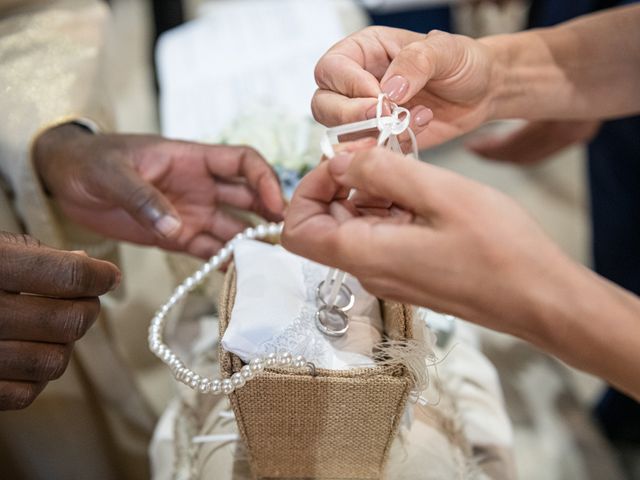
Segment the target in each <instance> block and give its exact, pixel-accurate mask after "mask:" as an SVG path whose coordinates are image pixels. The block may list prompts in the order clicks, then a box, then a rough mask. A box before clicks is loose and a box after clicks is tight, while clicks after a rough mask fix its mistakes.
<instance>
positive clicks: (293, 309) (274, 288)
mask: <svg viewBox="0 0 640 480" xmlns="http://www.w3.org/2000/svg"><path fill="white" fill-rule="evenodd" d="M234 256H235V266H236V270H237V289H236V292H237V293H236V298H235V303H234V307H233V311H232V313H231V319H230V321H229V325H228V327H227V330H226V331H225V333H224V336H223V337H222V347H223V348H224V349H225V350H227V351H229V352H232V353H234V354H235V355H237V356H238V357H240V358H241V359H242V360H243V361H245V362H248V361H250V360H251V359H252V358H254V357H256V356H262V355H267V354H269V353H271V352H281V351H289V352H291V354H292V355H294V356H295V355H304V357H305V358H306V359H307V360H309V361H312V362H314V363H315V364H316V366H317V367H318V368H328V369H333V370H344V369H348V368H351V367H357V366H364V365H372V364H373V362H372V359H371V350H372V348H373V346H374V345H375V344H377V343H378V342H380V341H381V339H382V316H381V313H380V304H379V302H378V300H377V299H376V298H375V297H374V296H372V295H371V294H369V293H367V292H366V291H365V290H364V289H363V288H362V286H361V285H360V283H359V282H358V281H357V280H356V279H355V278H352V277H350V276H349V277H348V279H347V285H348V286H349V288H350V289H351V290H352V292H353V293H354V295H355V298H356V301H355V305H354V306H353V308H352V309H351V310H350V311H349V320H350V322H349V325H350V326H349V330H348V331H347V333H346V334H345V335H344V336H343V337H339V338H332V337H328V336H326V335H324V334H323V333H321V332H320V331H319V330H318V329H317V327H316V325H315V318H314V316H315V312H316V310H317V307H316V293H315V290H316V287H317V286H318V284H319V283H320V282H321V281H322V280H324V279H325V277H326V275H327V272H328V267H325V266H323V265H319V264H317V263H314V262H311V261H309V260H307V259H304V258H302V257H298V256H297V255H294V254H292V253H290V252H288V251H286V250H285V249H284V248H282V247H281V246H279V245H275V246H274V245H270V244H267V243H263V242H257V241H254V240H244V241H241V242H238V243H237V244H236V246H235V251H234Z"/></svg>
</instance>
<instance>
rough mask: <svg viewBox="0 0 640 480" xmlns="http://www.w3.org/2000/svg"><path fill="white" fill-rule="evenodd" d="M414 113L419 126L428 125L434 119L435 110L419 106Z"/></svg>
mask: <svg viewBox="0 0 640 480" xmlns="http://www.w3.org/2000/svg"><path fill="white" fill-rule="evenodd" d="M414 115H415V116H414V119H415V124H416V125H417V126H418V127H426V126H427V125H429V122H430V121H431V120H433V112H432V111H431V109H430V108H427V107H422V108H419V109H418V110H417V111H416V112H415V113H414Z"/></svg>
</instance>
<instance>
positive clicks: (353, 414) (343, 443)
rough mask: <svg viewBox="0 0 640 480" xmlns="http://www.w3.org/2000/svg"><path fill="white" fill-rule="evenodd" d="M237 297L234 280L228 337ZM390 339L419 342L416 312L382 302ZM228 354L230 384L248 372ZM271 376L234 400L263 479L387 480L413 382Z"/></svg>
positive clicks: (230, 281)
mask: <svg viewBox="0 0 640 480" xmlns="http://www.w3.org/2000/svg"><path fill="white" fill-rule="evenodd" d="M235 294H236V276H235V270H234V269H233V268H230V270H229V272H228V273H227V276H226V279H225V284H224V288H223V292H222V297H221V302H220V335H221V336H222V335H223V334H224V332H225V330H226V328H227V325H228V323H229V319H230V317H231V311H232V309H233V305H234V299H235ZM382 312H383V320H384V327H385V334H386V337H387V338H388V339H390V340H407V339H411V338H412V332H411V326H412V321H411V313H410V312H411V311H410V309H409V308H408V307H406V306H404V305H401V304H397V303H389V302H382ZM243 365H244V364H243V362H242V360H240V358H238V357H237V356H235V355H233V354H231V353H229V352H226V351H224V350H223V349H222V348H221V349H220V368H221V371H222V372H221V373H222V376H223V377H224V378H229V377H231V375H233V374H234V373H236V372H239V371H240V369H241V368H242V366H243ZM312 373H313V372H312V371H310V370H302V371H300V370H292V369H285V368H268V369H266V370H265V371H264V372H263V373H262V374H260V375H258V376H257V377H256V378H255V379H253V380H252V381H251V382H247V384H246V385H245V386H244V387H243V388H241V389H238V390H236V391H234V392H233V393H231V394H230V395H229V398H230V401H231V405H232V407H233V411H234V413H235V416H236V420H237V422H238V429H239V431H240V435H241V437H242V439H243V441H244V442H245V444H246V447H247V451H248V454H249V462H250V464H251V468H252V471H253V475H254V476H255V477H256V478H258V479H269V478H273V479H276V478H278V479H281V478H287V479H307V478H316V479H380V478H381V477H382V472H383V470H384V464H385V462H386V460H387V456H388V452H389V448H390V446H391V443H392V441H393V439H394V438H395V435H396V433H397V430H398V425H399V422H400V419H401V417H402V415H403V412H404V409H405V406H406V403H407V399H408V397H409V394H410V391H411V389H412V386H413V385H412V381H411V378H410V377H409V374H408V372H407V371H406V369H405V368H404V367H372V368H359V369H353V370H348V371H335V370H324V369H317V370H315V376H314V375H313V374H312Z"/></svg>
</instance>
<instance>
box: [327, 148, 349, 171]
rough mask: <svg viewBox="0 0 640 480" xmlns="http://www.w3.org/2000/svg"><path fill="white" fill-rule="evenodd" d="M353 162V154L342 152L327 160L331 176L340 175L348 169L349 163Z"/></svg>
mask: <svg viewBox="0 0 640 480" xmlns="http://www.w3.org/2000/svg"><path fill="white" fill-rule="evenodd" d="M352 160H353V153H350V152H342V153H339V154H338V155H336V156H335V157H333V158H332V159H331V160H329V170H330V171H331V173H332V174H333V175H342V174H343V173H345V172H346V171H347V170H348V169H349V165H351V161H352Z"/></svg>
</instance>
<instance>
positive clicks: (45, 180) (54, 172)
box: [33, 123, 93, 194]
mask: <svg viewBox="0 0 640 480" xmlns="http://www.w3.org/2000/svg"><path fill="white" fill-rule="evenodd" d="M92 135H93V132H92V131H91V130H90V129H89V128H87V127H85V126H84V125H80V124H77V123H65V124H63V125H59V126H56V127H53V128H50V129H48V130H46V131H44V132H43V133H41V134H40V135H39V136H38V138H37V139H36V140H35V143H34V148H33V164H34V168H35V170H36V172H37V174H38V176H39V178H40V181H41V183H42V186H43V187H44V189H45V191H47V193H50V194H51V193H55V190H56V188H55V184H56V178H58V177H60V172H61V170H62V169H63V168H62V167H63V165H64V164H68V163H69V162H70V160H71V157H72V156H73V155H74V151H75V150H77V149H78V148H79V146H80V143H81V142H83V141H84V140H86V139H87V138H88V137H90V136H92ZM62 162H64V163H62Z"/></svg>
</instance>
